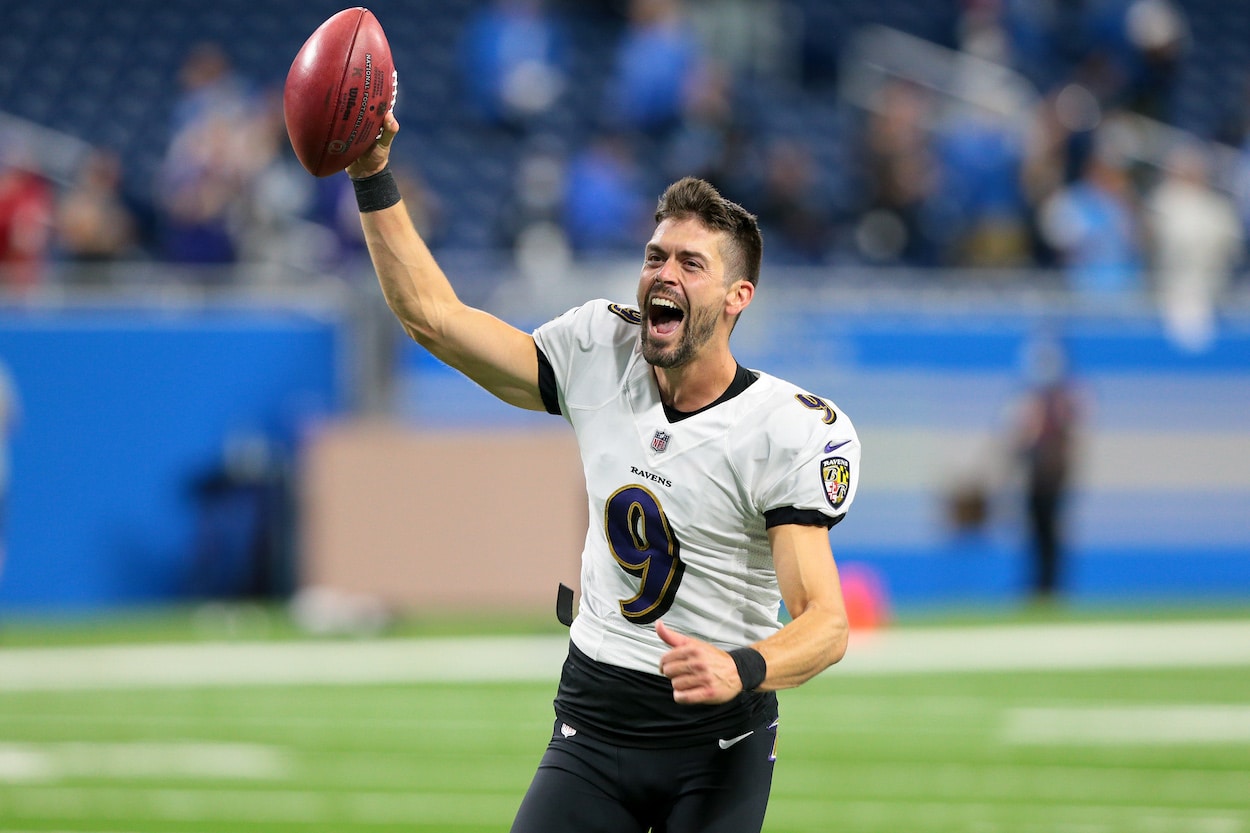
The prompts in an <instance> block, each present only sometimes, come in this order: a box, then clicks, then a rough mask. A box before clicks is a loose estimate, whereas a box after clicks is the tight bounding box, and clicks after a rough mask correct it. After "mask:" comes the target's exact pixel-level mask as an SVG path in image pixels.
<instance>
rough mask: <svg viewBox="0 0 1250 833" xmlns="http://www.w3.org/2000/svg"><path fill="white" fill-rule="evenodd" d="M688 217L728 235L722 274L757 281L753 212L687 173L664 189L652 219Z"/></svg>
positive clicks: (759, 250)
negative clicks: (724, 271) (724, 272)
mask: <svg viewBox="0 0 1250 833" xmlns="http://www.w3.org/2000/svg"><path fill="white" fill-rule="evenodd" d="M692 217H693V218H695V219H697V220H698V221H699V222H700V223H702V224H703V225H704V226H706V227H707V228H709V229H711V230H713V231H723V232H726V233H727V234H728V235H729V246H728V250H727V251H725V252H724V253H723V254H724V256H725V265H726V267H727V268H726V277H727V278H729V279H730V280H739V279H743V280H747V281H750V282H751V284H752V285H756V284H758V283H759V280H760V260H761V259H762V258H763V254H764V240H763V238H762V237H761V236H760V227H759V223H757V222H756V220H755V215H754V214H751V213H750V212H749V211H747V210H746V209H745V208H743V207H742V206H740V205H738V204H737V203H736V202H732V201H730V200H727V199H725V198H724V197H722V196H721V195H720V192H719V191H717V190H716V188H714V187H713V186H712V184H711V183H710V182H707V181H706V180H702V179H697V178H695V177H692V176H688V177H685V178H683V179H679V180H677V181H676V182H674V183H673V184H672V185H670V186H668V188H666V189H664V193H663V194H662V195H661V196H660V202H659V205H657V206H656V209H655V221H656V223H659V222H661V221H663V220H667V219H670V218H672V219H675V220H686V219H690V218H692Z"/></svg>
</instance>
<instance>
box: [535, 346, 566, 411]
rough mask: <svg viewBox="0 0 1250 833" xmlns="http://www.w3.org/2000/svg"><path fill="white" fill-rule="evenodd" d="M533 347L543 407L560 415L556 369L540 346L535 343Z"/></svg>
mask: <svg viewBox="0 0 1250 833" xmlns="http://www.w3.org/2000/svg"><path fill="white" fill-rule="evenodd" d="M534 349H535V350H536V351H537V352H538V394H539V395H540V396H541V397H542V398H543V407H544V408H546V409H547V413H549V414H554V415H555V416H560V393H559V390H558V388H557V387H556V371H555V368H553V367H552V366H551V361H550V359H548V358H547V354H546V353H544V352H543V351H542V348H541V347H539V346H538V345H537V344H536V345H534Z"/></svg>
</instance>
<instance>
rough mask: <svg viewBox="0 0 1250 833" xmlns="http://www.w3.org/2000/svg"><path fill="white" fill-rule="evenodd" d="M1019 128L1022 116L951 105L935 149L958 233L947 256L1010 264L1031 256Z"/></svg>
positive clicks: (970, 262) (955, 260)
mask: <svg viewBox="0 0 1250 833" xmlns="http://www.w3.org/2000/svg"><path fill="white" fill-rule="evenodd" d="M1021 129H1022V125H1021V124H1020V117H1019V116H1018V115H1016V114H1013V115H1011V116H1008V115H1007V114H1005V113H1004V112H996V111H995V112H992V111H989V110H986V109H985V108H984V107H983V106H981V105H980V104H978V103H972V104H969V105H967V106H962V107H956V108H953V109H952V110H951V111H950V113H949V115H948V117H947V118H945V119H944V120H943V122H942V124H941V126H940V127H939V129H938V131H937V135H936V136H935V138H934V141H933V144H934V154H935V156H936V157H937V159H938V160H939V163H940V165H941V170H942V188H941V190H942V195H943V202H944V203H945V204H947V205H949V206H950V207H951V209H952V210H951V222H952V223H953V226H954V229H955V232H956V237H955V239H954V240H953V241H952V244H951V250H950V252H949V254H948V258H947V259H948V261H949V262H950V263H952V264H953V265H960V266H983V267H1011V266H1021V265H1023V264H1024V263H1025V262H1026V261H1028V259H1029V257H1030V254H1031V252H1030V250H1029V249H1030V247H1029V234H1028V222H1027V215H1028V208H1027V204H1026V201H1025V197H1024V192H1023V190H1022V188H1021V174H1022V171H1023V166H1024V139H1023V135H1022V133H1021Z"/></svg>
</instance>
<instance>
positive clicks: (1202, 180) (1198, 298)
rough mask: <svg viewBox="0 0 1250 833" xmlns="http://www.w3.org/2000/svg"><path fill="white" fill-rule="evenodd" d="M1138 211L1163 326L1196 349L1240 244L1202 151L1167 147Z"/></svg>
mask: <svg viewBox="0 0 1250 833" xmlns="http://www.w3.org/2000/svg"><path fill="white" fill-rule="evenodd" d="M1146 209H1147V211H1146V215H1145V218H1146V222H1147V225H1148V231H1149V241H1150V254H1151V260H1152V263H1151V266H1152V271H1153V274H1154V279H1155V290H1156V291H1157V292H1158V298H1159V304H1160V311H1161V313H1162V315H1163V322H1164V326H1165V329H1166V330H1167V332H1168V335H1169V336H1170V337H1171V338H1172V340H1173V341H1174V342H1175V343H1176V344H1178V345H1179V346H1181V347H1182V348H1184V349H1187V350H1191V351H1200V350H1204V349H1206V348H1207V347H1209V346H1210V344H1211V341H1212V340H1213V339H1214V337H1215V331H1216V310H1217V308H1218V305H1219V301H1220V297H1221V295H1222V294H1223V292H1224V291H1225V290H1226V289H1227V288H1228V285H1229V283H1230V282H1231V279H1232V275H1233V272H1234V271H1235V269H1236V267H1237V265H1238V263H1240V261H1241V259H1242V255H1243V252H1244V246H1245V242H1244V238H1243V236H1242V228H1241V221H1240V219H1239V217H1238V216H1237V209H1236V205H1235V203H1234V202H1233V200H1232V199H1231V198H1230V197H1228V196H1226V195H1225V194H1222V193H1220V192H1219V191H1217V190H1216V189H1215V188H1214V187H1212V185H1211V180H1210V159H1209V157H1208V155H1207V150H1206V148H1204V147H1203V146H1201V145H1200V144H1198V143H1197V141H1194V142H1190V143H1186V144H1182V145H1179V146H1178V147H1176V148H1175V149H1173V150H1172V152H1171V153H1170V154H1169V155H1168V157H1167V159H1166V161H1165V166H1164V175H1163V179H1162V180H1161V181H1160V182H1159V184H1158V185H1157V186H1156V187H1155V188H1154V190H1153V191H1152V192H1151V193H1150V195H1149V196H1148V198H1147V201H1146Z"/></svg>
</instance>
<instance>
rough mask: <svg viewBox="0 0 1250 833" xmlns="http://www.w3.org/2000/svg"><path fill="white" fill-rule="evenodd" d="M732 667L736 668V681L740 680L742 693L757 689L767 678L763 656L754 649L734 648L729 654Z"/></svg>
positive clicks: (766, 664) (766, 668)
mask: <svg viewBox="0 0 1250 833" xmlns="http://www.w3.org/2000/svg"><path fill="white" fill-rule="evenodd" d="M729 656H731V657H733V661H734V665H736V666H737V667H738V679H739V680H742V690H743V691H754V690H755V689H757V688H759V687H760V686H761V685H762V684H763V682H764V678H765V677H767V676H768V663H766V662H764V655H763V654H761V653H760V652H759V651H757V650H755V649H754V648H734V649H733V650H732V651H730V652H729Z"/></svg>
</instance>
